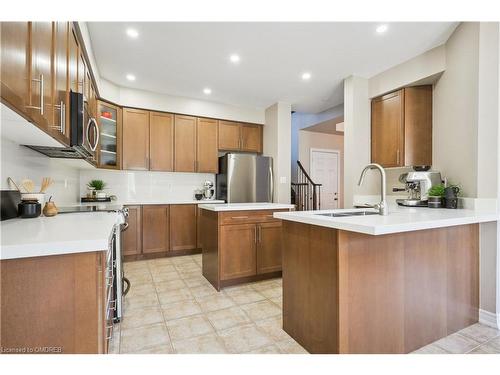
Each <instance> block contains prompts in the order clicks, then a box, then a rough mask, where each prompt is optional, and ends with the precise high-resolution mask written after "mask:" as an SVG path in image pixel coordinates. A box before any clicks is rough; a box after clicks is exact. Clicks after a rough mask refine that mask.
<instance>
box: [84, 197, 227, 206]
mask: <svg viewBox="0 0 500 375" xmlns="http://www.w3.org/2000/svg"><path fill="white" fill-rule="evenodd" d="M214 203H225V202H224V201H223V200H216V199H207V200H199V201H197V200H195V199H184V200H182V199H181V200H179V199H168V198H165V199H155V200H140V199H138V200H123V201H122V200H118V201H114V202H108V204H113V205H115V204H118V205H122V206H143V205H144V206H145V205H150V204H151V205H153V204H198V205H200V204H214ZM82 204H86V205H88V204H93V203H82Z"/></svg>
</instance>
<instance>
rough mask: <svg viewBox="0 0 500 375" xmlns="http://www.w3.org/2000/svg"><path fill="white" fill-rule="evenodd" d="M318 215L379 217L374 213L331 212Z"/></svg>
mask: <svg viewBox="0 0 500 375" xmlns="http://www.w3.org/2000/svg"><path fill="white" fill-rule="evenodd" d="M316 215H320V216H329V217H346V216H367V215H379V213H378V212H374V211H344V212H330V213H326V214H316Z"/></svg>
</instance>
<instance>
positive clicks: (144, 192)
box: [80, 169, 215, 202]
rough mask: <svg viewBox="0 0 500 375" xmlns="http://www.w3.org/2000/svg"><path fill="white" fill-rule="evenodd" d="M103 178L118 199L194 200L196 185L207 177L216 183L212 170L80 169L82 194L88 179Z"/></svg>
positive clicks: (199, 185) (85, 189) (107, 189)
mask: <svg viewBox="0 0 500 375" xmlns="http://www.w3.org/2000/svg"><path fill="white" fill-rule="evenodd" d="M92 179H100V180H103V181H104V182H105V183H106V193H108V194H110V195H116V196H117V197H118V200H119V201H122V202H133V201H157V200H162V199H168V200H191V199H194V191H195V189H198V188H201V187H202V186H203V183H204V182H205V181H206V180H210V181H212V182H214V183H215V175H214V174H210V173H177V172H148V171H113V170H102V169H99V170H82V171H80V194H82V195H85V194H86V192H87V183H88V182H89V181H90V180H92Z"/></svg>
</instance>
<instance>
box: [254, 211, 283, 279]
mask: <svg viewBox="0 0 500 375" xmlns="http://www.w3.org/2000/svg"><path fill="white" fill-rule="evenodd" d="M275 271H281V221H275V222H272V223H261V224H258V225H257V274H263V273H267V272H275Z"/></svg>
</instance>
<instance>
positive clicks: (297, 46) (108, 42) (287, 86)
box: [88, 22, 456, 113]
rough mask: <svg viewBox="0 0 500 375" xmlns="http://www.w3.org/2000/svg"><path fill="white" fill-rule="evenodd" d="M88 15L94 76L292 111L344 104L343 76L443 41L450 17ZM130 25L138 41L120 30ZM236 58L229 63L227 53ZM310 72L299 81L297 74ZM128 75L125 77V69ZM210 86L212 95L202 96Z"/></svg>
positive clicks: (367, 71) (371, 70) (365, 72)
mask: <svg viewBox="0 0 500 375" xmlns="http://www.w3.org/2000/svg"><path fill="white" fill-rule="evenodd" d="M377 25H378V24H377V23H366V22H345V23H342V22H331V23H207V22H202V23H173V22H156V23H152V22H148V23H137V22H131V23H129V22H89V23H88V27H89V31H90V36H91V40H92V48H93V51H94V54H95V58H96V60H97V65H98V69H99V72H100V74H101V76H102V77H103V78H105V79H107V80H109V81H111V82H113V83H115V84H117V85H120V86H125V87H131V88H137V89H143V90H148V91H153V92H158V93H164V94H170V95H176V96H184V97H190V98H198V99H208V100H212V101H216V102H221V103H227V104H233V105H239V106H244V107H255V108H265V107H268V106H270V105H272V104H273V103H275V102H277V101H284V102H288V103H291V104H292V108H293V109H294V110H296V111H301V112H313V113H315V112H319V111H322V110H325V109H327V108H330V107H332V106H335V105H338V104H340V103H342V102H343V95H344V94H343V86H342V81H343V79H344V78H345V77H347V76H349V75H351V74H356V75H360V76H362V77H367V78H369V77H371V76H373V75H375V74H377V73H379V72H382V71H384V70H386V69H388V68H390V67H392V66H394V65H397V64H399V63H401V62H403V61H406V60H408V59H410V58H412V57H414V56H416V55H419V54H421V53H423V52H425V51H427V50H429V49H431V48H433V47H436V46H438V45H440V44H442V43H444V42H445V41H446V40H447V39H448V37H449V36H450V34H451V33H452V32H453V30H454V29H455V27H456V23H450V22H437V23H431V22H420V23H418V22H410V23H389V30H388V31H387V32H386V33H385V34H382V35H380V34H377V33H376V32H375V28H376V26H377ZM128 27H133V28H135V29H136V30H137V31H139V37H138V38H137V39H131V38H129V37H128V36H127V35H126V33H125V30H126V29H127V28H128ZM232 53H237V54H239V55H240V57H241V61H240V63H239V64H238V65H234V64H232V63H231V62H229V55H230V54H232ZM305 71H308V72H311V74H312V78H311V79H310V81H308V82H304V81H302V79H301V74H302V73H303V72H305ZM129 73H131V74H134V75H135V76H136V77H137V79H136V81H134V82H130V81H128V80H127V79H126V78H125V76H126V75H127V74H129ZM204 87H210V88H211V89H212V94H211V95H209V96H207V95H205V94H203V88H204Z"/></svg>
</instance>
